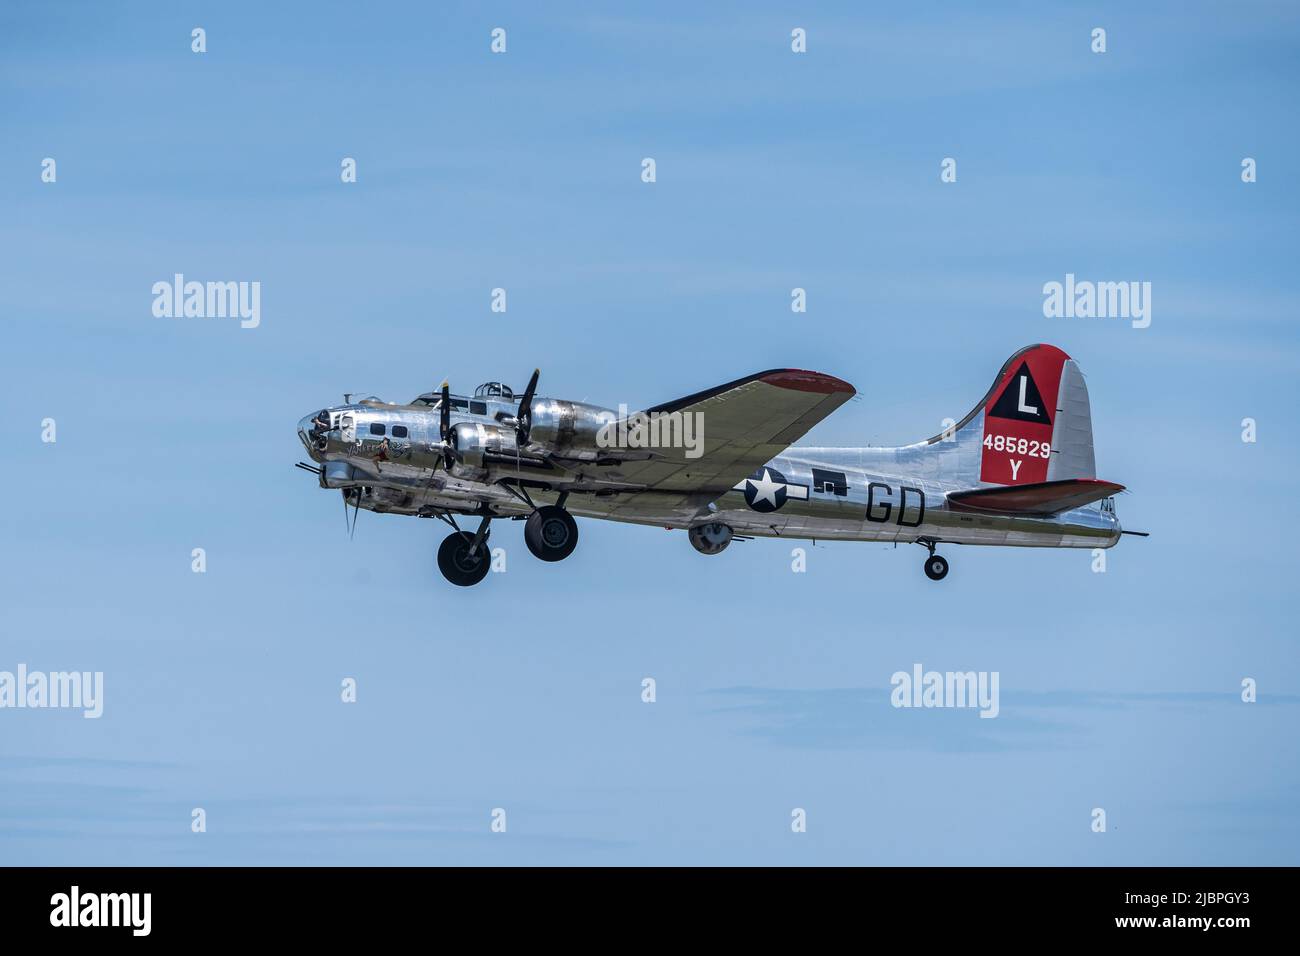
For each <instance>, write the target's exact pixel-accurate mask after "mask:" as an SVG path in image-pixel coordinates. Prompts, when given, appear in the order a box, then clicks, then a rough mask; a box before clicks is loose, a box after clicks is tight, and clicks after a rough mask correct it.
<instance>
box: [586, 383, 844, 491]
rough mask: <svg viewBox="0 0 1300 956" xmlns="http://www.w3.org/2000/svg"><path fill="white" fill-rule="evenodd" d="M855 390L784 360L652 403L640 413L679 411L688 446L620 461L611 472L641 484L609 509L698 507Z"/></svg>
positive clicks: (785, 445) (776, 452)
mask: <svg viewBox="0 0 1300 956" xmlns="http://www.w3.org/2000/svg"><path fill="white" fill-rule="evenodd" d="M854 394H855V390H854V388H853V386H852V385H850V384H849V383H848V382H844V381H841V380H840V379H838V378H835V377H834V376H831V375H823V374H822V373H820V372H806V371H803V370H802V369H792V368H782V369H771V370H769V371H766V372H758V373H756V374H754V375H747V376H745V377H744V378H740V379H736V381H734V382H728V383H727V384H726V385H719V386H717V387H716V388H710V389H707V390H706V391H703V392H697V393H696V394H694V395H687V396H686V397H685V398H679V399H677V400H676V401H672V402H666V403H665V404H663V405H656V406H655V407H654V408H648V409H646V410H645V412H644V413H642V414H643V415H646V416H651V417H658V418H660V419H661V421H662V420H663V417H664V416H674V419H673V420H674V422H677V421H680V427H681V429H682V430H681V431H680V432H679V433H678V434H679V435H688V436H690V437H691V438H692V442H690V443H685V444H688V447H667V446H668V444H669V443H666V442H661V443H660V444H659V445H658V446H657V447H655V449H654V451H655V456H654V457H653V458H650V459H647V460H645V461H625V462H623V463H621V464H620V465H619V466H618V468H617V471H616V473H614V474H611V475H610V477H612V478H616V479H618V480H621V481H625V482H627V483H629V484H635V485H637V486H639V487H640V488H642V489H644V491H643V492H641V493H640V494H633V495H620V496H619V500H618V501H617V502H615V503H613V504H612V506H611V507H610V512H611V515H615V514H617V513H618V512H620V511H623V510H625V509H629V510H635V511H642V510H643V509H644V508H645V507H646V506H648V505H652V506H653V507H654V508H655V509H659V508H663V509H666V510H678V511H683V510H685V511H690V512H693V511H694V510H696V509H698V508H700V507H703V506H704V505H705V504H707V503H708V502H710V501H712V500H713V499H714V498H717V497H718V496H719V495H722V494H724V493H726V492H727V491H728V490H729V489H730V488H731V487H732V486H733V485H735V484H736V482H738V481H740V480H741V479H743V478H746V477H748V476H749V475H750V474H752V473H753V472H754V469H756V468H758V467H759V466H760V465H764V464H766V463H767V462H769V461H771V460H772V459H773V458H775V457H776V456H777V455H779V454H780V453H781V452H783V451H784V450H785V449H786V448H788V447H789V446H790V445H791V444H792V443H793V442H796V441H798V440H799V439H800V438H801V437H803V436H804V435H805V434H807V432H808V431H809V429H811V428H812V427H813V426H814V425H816V424H817V423H818V422H820V421H821V420H822V419H823V418H825V417H826V416H827V415H829V414H830V413H831V412H833V411H835V409H837V408H839V407H840V406H841V405H843V404H844V403H845V402H847V401H848V400H849V399H850V398H852V397H853V395H854ZM675 413H680V415H681V419H680V420H678V419H676V417H675ZM688 416H689V420H688ZM633 417H635V416H633ZM629 420H630V419H629ZM687 429H693V431H687ZM661 437H662V431H661ZM674 444H675V445H681V444H683V443H681V442H678V443H674ZM689 446H694V447H689ZM643 496H644V498H643ZM638 498H643V500H641V501H639V502H638V501H636V499H638Z"/></svg>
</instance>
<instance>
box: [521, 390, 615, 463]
mask: <svg viewBox="0 0 1300 956" xmlns="http://www.w3.org/2000/svg"><path fill="white" fill-rule="evenodd" d="M531 419H532V420H531V427H530V428H529V432H528V440H529V442H530V443H534V444H538V445H544V446H546V448H547V449H548V450H549V451H553V452H557V453H558V454H561V455H564V454H567V453H570V452H591V453H593V455H590V456H584V457H594V453H596V452H600V451H603V450H604V449H603V448H602V446H601V445H600V443H599V441H598V436H599V435H600V430H601V429H602V428H604V427H605V426H606V425H608V424H610V423H611V422H615V421H617V420H618V415H617V413H615V412H612V411H610V410H609V409H608V408H600V407H598V406H596V405H584V404H583V403H582V402H565V401H560V400H559V399H554V398H539V399H537V400H535V401H534V402H533V407H532V415H531Z"/></svg>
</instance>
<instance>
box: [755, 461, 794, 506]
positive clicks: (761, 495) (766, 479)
mask: <svg viewBox="0 0 1300 956" xmlns="http://www.w3.org/2000/svg"><path fill="white" fill-rule="evenodd" d="M749 483H750V484H751V485H753V486H754V504H758V503H759V502H760V501H770V502H772V507H773V508H775V507H776V493H777V491H779V490H780V489H782V488H784V487H785V485H784V484H783V483H782V482H779V481H773V480H772V476H771V475H770V474H769V473H768V470H767V469H766V468H764V469H763V480H762V481H754V480H753V479H752V478H751V479H750V481H749Z"/></svg>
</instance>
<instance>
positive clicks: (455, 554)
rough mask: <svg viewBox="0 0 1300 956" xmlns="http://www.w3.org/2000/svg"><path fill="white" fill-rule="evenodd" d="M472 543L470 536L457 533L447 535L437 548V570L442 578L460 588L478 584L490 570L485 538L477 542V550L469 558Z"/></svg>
mask: <svg viewBox="0 0 1300 956" xmlns="http://www.w3.org/2000/svg"><path fill="white" fill-rule="evenodd" d="M473 543H474V536H473V535H472V534H470V533H469V532H468V531H457V532H454V533H453V534H449V535H447V537H446V538H444V539H443V542H442V544H441V545H440V546H439V547H438V570H439V571H441V572H442V576H443V577H444V578H446V579H447V580H448V581H450V582H451V583H452V584H455V585H457V586H459V587H462V588H467V587H470V586H471V585H474V584H478V583H479V582H480V581H482V580H483V579H484V578H485V577H487V573H488V571H490V570H492V552H491V551H490V550H489V549H488V541H487V536H486V535H485V536H484V537H483V540H482V541H480V542H479V545H478V550H477V551H475V552H474V555H473V557H471V556H470V553H469V547H470V545H471V544H473Z"/></svg>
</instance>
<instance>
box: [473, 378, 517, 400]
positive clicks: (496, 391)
mask: <svg viewBox="0 0 1300 956" xmlns="http://www.w3.org/2000/svg"><path fill="white" fill-rule="evenodd" d="M474 397H475V398H499V399H501V400H502V401H506V402H513V401H514V399H515V390H514V389H513V388H511V387H510V386H509V385H503V384H502V383H501V382H484V383H483V384H482V385H480V386H479V387H478V388H476V389H474Z"/></svg>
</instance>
